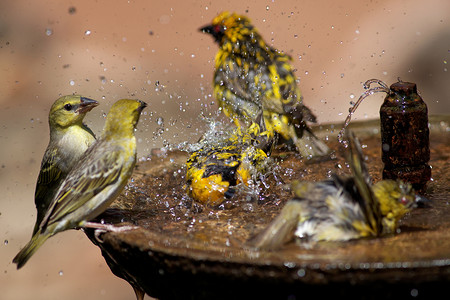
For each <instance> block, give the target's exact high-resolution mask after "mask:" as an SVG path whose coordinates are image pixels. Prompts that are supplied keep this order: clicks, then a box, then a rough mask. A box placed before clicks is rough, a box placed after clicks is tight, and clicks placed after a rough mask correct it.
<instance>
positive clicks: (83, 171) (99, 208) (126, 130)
mask: <svg viewBox="0 0 450 300" xmlns="http://www.w3.org/2000/svg"><path fill="white" fill-rule="evenodd" d="M145 107H146V104H145V103H144V102H142V101H139V100H128V99H123V100H119V101H117V102H116V103H114V105H113V106H112V107H111V109H110V111H109V113H108V116H107V117H106V122H105V126H104V128H103V132H102V135H101V137H100V138H99V139H98V140H97V141H96V142H94V143H93V144H92V146H91V147H89V148H88V150H87V151H86V153H85V155H83V157H82V158H81V159H80V160H79V161H78V162H77V163H76V164H75V165H74V166H73V168H72V169H71V171H70V172H69V174H67V176H66V178H65V179H64V181H63V182H62V183H61V186H60V188H59V189H58V192H57V193H56V195H55V197H54V199H53V200H52V201H51V204H50V206H49V208H48V210H47V213H46V214H45V216H44V218H43V220H42V222H41V223H40V224H39V227H38V230H37V231H36V233H35V234H34V235H33V237H32V238H31V240H30V241H29V243H28V244H27V245H26V246H25V247H24V248H23V249H22V250H20V252H19V253H18V254H17V255H16V257H14V259H13V262H14V263H16V264H17V268H18V269H19V268H21V267H22V266H23V265H24V264H25V263H26V262H27V261H28V260H29V259H30V257H31V256H32V255H33V254H34V253H35V252H36V251H37V250H38V248H39V247H40V246H41V245H42V244H43V243H44V242H45V241H46V240H47V239H48V238H49V237H51V236H53V235H54V234H56V233H58V232H61V231H64V230H67V229H73V228H79V227H83V226H85V225H87V224H88V223H89V222H88V221H89V220H92V219H93V218H95V217H97V216H98V215H99V214H101V213H102V212H103V211H104V210H105V209H106V208H107V207H108V206H109V205H110V204H111V203H112V202H113V201H114V199H115V198H116V197H117V196H118V195H119V193H120V192H121V191H122V190H123V188H124V187H125V185H126V183H127V182H128V179H129V178H130V177H131V174H132V172H133V169H134V166H135V164H136V138H135V136H134V130H135V128H136V125H137V123H138V121H139V116H140V114H141V111H142V110H143V109H144V108H145Z"/></svg>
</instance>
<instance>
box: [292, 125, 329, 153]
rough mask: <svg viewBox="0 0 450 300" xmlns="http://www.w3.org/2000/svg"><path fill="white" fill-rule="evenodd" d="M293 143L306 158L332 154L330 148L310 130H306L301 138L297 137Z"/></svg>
mask: <svg viewBox="0 0 450 300" xmlns="http://www.w3.org/2000/svg"><path fill="white" fill-rule="evenodd" d="M293 142H294V144H295V146H296V147H297V150H298V152H299V153H300V154H301V155H302V156H303V157H305V158H313V157H318V156H327V155H329V154H330V148H329V147H328V146H327V145H326V144H325V143H324V142H323V141H321V140H320V139H319V138H318V137H317V136H315V135H314V133H313V132H312V131H311V130H310V129H309V128H305V130H304V131H303V135H302V137H301V138H300V137H297V136H296V135H295V138H293Z"/></svg>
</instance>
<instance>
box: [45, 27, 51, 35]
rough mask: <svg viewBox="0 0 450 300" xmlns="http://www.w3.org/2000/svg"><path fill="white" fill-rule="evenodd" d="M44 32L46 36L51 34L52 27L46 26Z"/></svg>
mask: <svg viewBox="0 0 450 300" xmlns="http://www.w3.org/2000/svg"><path fill="white" fill-rule="evenodd" d="M45 34H46V35H47V36H51V35H52V34H53V29H51V28H46V29H45Z"/></svg>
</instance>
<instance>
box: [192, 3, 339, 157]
mask: <svg viewBox="0 0 450 300" xmlns="http://www.w3.org/2000/svg"><path fill="white" fill-rule="evenodd" d="M200 30H201V31H202V32H204V33H208V34H211V35H212V36H213V38H214V40H215V41H216V42H217V43H218V45H219V51H218V52H217V54H216V58H215V72H214V83H213V84H214V94H215V97H216V99H217V101H218V103H219V106H220V108H221V109H222V110H223V112H224V113H225V115H226V116H228V117H230V118H232V119H234V121H235V123H236V124H237V125H238V126H239V121H238V120H242V121H244V122H245V123H249V124H251V122H255V120H256V118H257V116H258V115H259V114H260V113H261V112H263V116H264V120H265V123H266V125H265V126H266V128H267V130H269V131H274V132H277V133H279V134H280V135H281V136H282V137H283V138H284V139H285V140H288V141H292V142H293V143H294V144H295V146H296V148H297V150H298V152H299V153H300V154H302V156H303V157H305V158H311V157H314V156H324V155H327V154H328V153H329V152H330V150H329V148H328V146H327V145H325V143H324V142H322V141H321V140H319V139H318V138H317V137H316V136H315V135H314V134H313V132H312V131H311V129H310V128H309V127H308V126H307V124H306V122H307V121H308V122H316V117H315V116H314V115H313V113H312V112H311V110H310V109H309V108H307V107H306V106H305V105H303V103H302V96H301V93H300V89H299V88H298V86H297V82H296V77H295V75H294V70H293V68H292V65H291V63H292V58H291V57H290V56H289V55H287V54H285V53H282V52H281V51H278V50H276V49H274V48H272V47H271V46H269V45H267V44H266V42H265V41H264V39H263V38H262V37H261V35H260V34H259V32H258V31H257V30H256V29H255V28H254V26H253V25H252V24H251V22H250V20H249V19H248V18H247V17H246V16H242V15H237V14H234V13H229V12H223V13H221V14H219V15H218V16H217V17H216V18H214V19H213V21H212V24H210V25H208V26H205V27H202V28H201V29H200Z"/></svg>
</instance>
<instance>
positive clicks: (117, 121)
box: [103, 99, 147, 136]
mask: <svg viewBox="0 0 450 300" xmlns="http://www.w3.org/2000/svg"><path fill="white" fill-rule="evenodd" d="M146 106H147V103H145V102H143V101H140V100H130V99H122V100H119V101H117V102H116V103H114V104H113V106H112V107H111V109H110V110H109V112H108V115H107V117H106V122H105V127H104V129H103V134H104V135H105V136H110V135H114V136H117V135H122V136H131V135H132V134H133V132H134V129H136V125H137V123H138V122H139V117H140V115H141V112H142V110H143V109H144V108H145V107H146Z"/></svg>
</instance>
